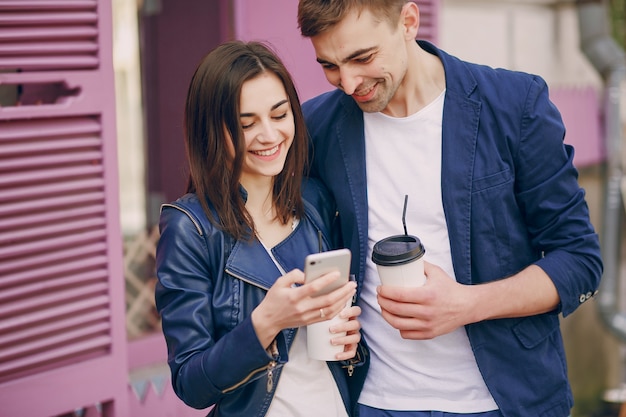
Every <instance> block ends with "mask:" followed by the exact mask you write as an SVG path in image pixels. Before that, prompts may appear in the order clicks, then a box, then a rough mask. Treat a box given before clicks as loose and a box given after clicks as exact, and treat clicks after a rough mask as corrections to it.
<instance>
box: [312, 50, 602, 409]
mask: <svg viewBox="0 0 626 417" xmlns="http://www.w3.org/2000/svg"><path fill="white" fill-rule="evenodd" d="M419 44H420V46H421V47H422V48H424V49H425V50H427V51H428V52H430V53H432V54H435V55H437V56H438V57H439V58H440V59H441V61H442V62H443V65H444V69H445V76H446V93H445V102H444V110H443V132H442V135H443V145H442V146H443V149H442V172H441V188H442V195H443V197H442V198H443V207H444V211H445V217H446V222H447V225H448V233H449V236H450V246H451V250H452V261H453V265H454V272H455V275H456V279H457V281H458V282H460V283H462V284H467V285H473V284H479V283H484V282H489V281H493V280H498V279H501V278H505V277H507V276H510V275H513V274H515V273H517V272H519V271H520V270H522V269H524V268H525V267H527V266H528V265H530V264H536V265H538V266H539V267H541V268H542V269H543V270H544V271H545V272H546V273H547V274H548V275H549V276H550V278H551V279H552V281H553V282H554V285H555V286H556V288H557V291H558V293H559V296H560V300H561V303H560V305H559V307H558V309H557V310H555V311H553V312H551V313H548V314H540V315H536V316H531V317H522V318H510V319H498V320H488V321H483V322H479V323H473V324H470V325H467V326H466V330H467V333H468V336H469V340H470V342H471V346H472V349H473V351H474V355H475V357H476V361H477V363H478V367H479V369H480V372H481V374H482V376H483V378H484V380H485V382H486V384H487V387H488V388H489V390H490V392H491V394H492V395H493V397H494V399H495V401H496V403H497V404H498V406H499V408H500V410H501V412H502V414H503V415H504V416H505V417H529V416H532V417H565V416H567V415H568V414H569V412H570V409H571V407H572V405H573V398H572V393H571V389H570V386H569V382H568V377H567V366H566V360H565V352H564V348H563V341H562V337H561V331H560V328H559V313H562V315H563V316H567V315H568V314H570V313H572V312H573V311H574V310H575V309H576V308H577V307H578V306H579V305H580V304H582V303H583V302H584V301H586V300H588V299H589V298H590V297H592V296H593V295H594V294H595V293H596V290H597V288H598V285H599V282H600V277H601V274H602V260H601V257H600V245H599V241H598V236H597V234H596V233H595V231H594V228H593V226H592V224H591V223H590V220H589V212H588V207H587V204H586V202H585V199H584V196H585V192H584V190H583V189H582V188H580V186H579V184H578V172H577V171H576V169H575V167H574V166H573V163H572V161H573V156H574V150H573V148H572V147H571V146H569V145H566V144H564V135H565V128H564V125H563V122H562V119H561V116H560V114H559V112H558V110H557V109H556V107H555V106H554V105H553V104H552V103H551V102H550V100H549V98H548V88H547V86H546V83H545V82H544V80H543V79H541V78H540V77H538V76H534V75H530V74H525V73H521V72H513V71H508V70H503V69H493V68H489V67H486V66H480V65H476V64H471V63H467V62H464V61H461V60H459V59H458V58H455V57H453V56H450V55H448V54H446V53H445V52H443V51H441V50H439V49H437V48H436V47H434V46H433V45H431V44H429V43H427V42H422V41H419ZM304 112H305V117H306V121H307V127H308V129H309V133H310V135H311V139H312V151H313V155H312V166H311V175H312V176H316V177H319V178H321V179H322V181H323V182H324V183H325V184H326V185H327V187H328V188H330V190H331V191H332V193H333V195H334V197H335V199H336V202H337V206H338V211H339V216H340V218H341V229H342V235H343V239H344V244H345V246H347V247H349V248H350V249H351V250H352V253H353V263H352V273H354V274H356V276H357V281H358V282H359V290H360V286H361V285H362V283H363V276H364V273H365V261H366V258H367V257H368V256H370V254H369V253H367V233H368V232H367V225H368V218H367V214H368V209H367V206H368V203H367V198H368V196H367V180H366V178H367V177H366V170H367V167H366V166H365V141H364V133H363V113H362V111H361V110H360V109H359V107H358V106H357V105H356V103H355V102H354V100H353V99H352V98H351V97H350V96H348V95H346V94H344V93H343V92H342V91H340V90H335V91H331V92H328V93H325V94H322V95H320V96H318V97H316V98H313V99H311V100H309V101H308V102H306V103H305V104H304ZM378 140H385V138H380V139H378ZM373 174H374V175H375V173H370V175H373ZM394 215H395V214H394Z"/></svg>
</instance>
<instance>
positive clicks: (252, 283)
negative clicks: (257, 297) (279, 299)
mask: <svg viewBox="0 0 626 417" xmlns="http://www.w3.org/2000/svg"><path fill="white" fill-rule="evenodd" d="M224 272H226V273H227V274H229V275H232V276H233V277H235V278H237V279H238V280H241V281H243V282H245V283H246V284H250V285H252V286H254V287H257V288H260V289H262V290H265V291H269V290H270V289H269V287H264V286H263V285H259V284H258V283H256V282H254V281H250V280H249V279H247V278H244V277H242V276H241V275H238V274H236V273H234V272H233V271H232V270H230V269H228V268H226V269H224Z"/></svg>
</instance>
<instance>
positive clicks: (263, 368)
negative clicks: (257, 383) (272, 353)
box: [222, 361, 276, 394]
mask: <svg viewBox="0 0 626 417" xmlns="http://www.w3.org/2000/svg"><path fill="white" fill-rule="evenodd" d="M272 362H274V361H272ZM271 364H272V363H271V362H270V364H268V365H267V366H264V367H262V368H258V369H255V370H254V371H252V372H250V373H249V374H248V375H247V376H246V377H245V378H244V379H242V380H241V381H239V382H238V383H236V384H235V385H233V386H232V387H228V388H226V389H224V390H222V394H228V393H229V392H231V391H234V390H236V389H237V388H239V387H240V386H242V385H243V384H245V383H246V382H248V381H249V380H250V379H251V378H252V377H253V376H254V375H255V374H258V373H259V372H261V371H264V370H266V369H269V368H270V365H271ZM274 366H276V364H275V363H274Z"/></svg>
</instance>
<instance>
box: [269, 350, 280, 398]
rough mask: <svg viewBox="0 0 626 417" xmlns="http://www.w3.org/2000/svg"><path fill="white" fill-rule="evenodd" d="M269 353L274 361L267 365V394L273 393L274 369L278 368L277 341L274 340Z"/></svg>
mask: <svg viewBox="0 0 626 417" xmlns="http://www.w3.org/2000/svg"><path fill="white" fill-rule="evenodd" d="M267 351H268V353H269V354H270V355H272V360H271V362H270V363H269V364H268V365H267V392H272V389H273V388H274V368H276V359H278V344H277V343H276V339H274V340H272V344H271V345H270V346H269V347H268V348H267Z"/></svg>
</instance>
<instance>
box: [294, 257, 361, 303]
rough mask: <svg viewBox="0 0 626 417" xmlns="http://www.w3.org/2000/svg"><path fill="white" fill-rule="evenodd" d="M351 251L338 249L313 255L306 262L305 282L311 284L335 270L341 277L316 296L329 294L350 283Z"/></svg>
mask: <svg viewBox="0 0 626 417" xmlns="http://www.w3.org/2000/svg"><path fill="white" fill-rule="evenodd" d="M351 256H352V253H351V252H350V249H347V248H344V249H336V250H331V251H327V252H320V253H313V254H311V255H308V256H307V257H306V260H305V261H304V280H305V283H309V282H311V281H313V280H315V279H317V278H319V277H320V276H322V275H324V274H326V273H328V272H331V271H333V270H337V271H339V273H340V274H341V276H340V277H339V279H337V280H336V281H334V282H332V283H331V284H329V285H327V286H326V287H324V288H323V289H322V290H321V291H319V292H318V293H317V294H316V295H322V294H327V293H329V292H332V291H333V290H336V289H337V288H339V287H341V286H342V285H343V284H345V283H346V282H348V277H349V276H350V259H351Z"/></svg>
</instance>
